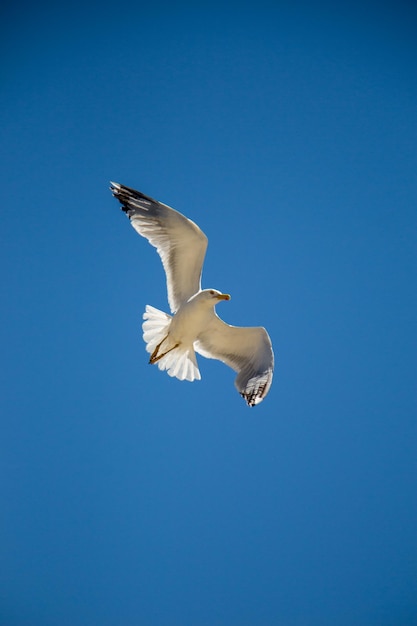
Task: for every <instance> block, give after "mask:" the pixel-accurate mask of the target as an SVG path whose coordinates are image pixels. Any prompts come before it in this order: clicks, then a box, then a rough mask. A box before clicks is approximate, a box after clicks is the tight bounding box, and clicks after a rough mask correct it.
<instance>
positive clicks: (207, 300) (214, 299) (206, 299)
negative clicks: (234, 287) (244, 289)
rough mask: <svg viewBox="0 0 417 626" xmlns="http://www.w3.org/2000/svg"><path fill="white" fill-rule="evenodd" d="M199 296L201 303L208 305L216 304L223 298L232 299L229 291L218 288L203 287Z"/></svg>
mask: <svg viewBox="0 0 417 626" xmlns="http://www.w3.org/2000/svg"><path fill="white" fill-rule="evenodd" d="M197 297H198V299H199V300H200V301H201V303H204V304H207V305H208V306H215V305H216V304H217V303H218V302H220V301H221V300H230V296H229V294H228V293H222V292H221V291H218V290H217V289H203V290H202V291H200V293H199V294H198V296H197Z"/></svg>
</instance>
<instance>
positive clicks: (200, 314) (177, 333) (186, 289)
mask: <svg viewBox="0 0 417 626" xmlns="http://www.w3.org/2000/svg"><path fill="white" fill-rule="evenodd" d="M110 185H111V186H110V190H111V191H112V193H113V196H114V197H115V198H116V199H117V200H118V201H119V202H120V204H121V205H122V206H121V208H122V210H123V211H124V212H125V213H126V214H127V216H128V217H129V220H130V223H131V224H132V226H133V228H134V229H135V230H136V231H137V232H138V233H139V235H142V237H145V238H146V239H147V240H148V241H149V243H150V244H151V245H152V246H154V247H155V248H156V250H157V252H158V254H159V256H160V257H161V261H162V265H163V267H164V270H165V274H166V283H167V292H168V303H169V306H170V309H171V313H172V315H168V314H167V313H164V312H163V311H160V310H158V309H156V308H154V307H152V306H150V305H149V304H148V305H146V308H145V313H144V314H143V319H144V323H143V326H142V329H143V339H144V341H145V343H146V351H147V352H148V353H149V354H150V359H149V363H152V364H157V365H158V367H159V369H161V370H166V372H167V373H168V374H169V376H174V377H176V378H178V379H179V380H188V381H193V380H200V379H201V375H200V371H199V369H198V364H197V359H196V352H197V353H198V354H200V355H202V356H204V357H206V358H209V359H218V360H219V361H222V362H223V363H225V364H226V365H228V366H229V367H231V368H232V369H233V370H235V372H237V377H236V380H235V386H236V388H237V390H238V392H239V393H240V395H241V396H242V397H243V398H244V399H245V400H246V402H247V404H248V405H249V406H255V405H256V404H259V403H260V402H262V400H263V399H264V398H265V396H266V395H267V393H268V391H269V388H270V387H271V383H272V375H273V370H274V354H273V350H272V344H271V340H270V338H269V335H268V333H267V331H266V330H265V328H262V327H239V326H230V325H229V324H226V323H225V322H223V320H221V319H220V318H219V316H218V315H217V313H216V311H215V306H216V304H218V303H219V302H222V301H226V300H230V295H229V294H227V293H222V292H221V291H218V290H217V289H201V274H202V269H203V263H204V257H205V254H206V249H207V243H208V239H207V237H206V235H205V234H204V233H203V231H202V230H200V228H199V227H198V226H197V224H195V223H194V222H193V221H192V220H190V219H188V218H187V217H185V215H182V214H181V213H179V212H178V211H175V210H174V209H172V208H171V207H169V206H167V205H166V204H163V203H162V202H158V200H154V199H153V198H150V197H149V196H145V194H143V193H141V192H140V191H135V190H134V189H131V188H130V187H126V186H125V185H120V184H119V183H113V182H112V183H110Z"/></svg>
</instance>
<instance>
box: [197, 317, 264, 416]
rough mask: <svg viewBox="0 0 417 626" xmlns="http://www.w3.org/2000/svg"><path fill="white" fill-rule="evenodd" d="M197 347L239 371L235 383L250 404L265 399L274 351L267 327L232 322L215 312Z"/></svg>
mask: <svg viewBox="0 0 417 626" xmlns="http://www.w3.org/2000/svg"><path fill="white" fill-rule="evenodd" d="M194 347H195V350H196V352H198V353H199V354H201V355H202V356H205V357H206V358H209V359H218V360H219V361H223V363H226V364H227V365H229V367H231V368H232V369H234V370H235V372H238V375H237V377H236V380H235V386H236V388H237V390H238V391H239V393H240V394H241V395H242V396H243V397H244V398H245V400H246V402H247V403H248V404H249V406H254V405H255V404H258V403H259V402H261V401H262V400H263V398H264V397H265V396H266V394H267V393H268V391H269V388H270V386H271V383H272V375H273V370H274V353H273V351H272V344H271V340H270V338H269V335H268V333H267V332H266V330H265V328H262V327H248V328H245V327H239V326H230V325H229V324H226V323H225V322H223V320H221V319H220V318H219V317H218V315H217V314H215V315H214V316H213V318H212V320H211V321H210V323H209V325H208V326H207V328H206V330H205V331H204V332H203V333H200V335H199V337H198V341H196V342H195V344H194Z"/></svg>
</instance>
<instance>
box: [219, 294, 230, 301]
mask: <svg viewBox="0 0 417 626" xmlns="http://www.w3.org/2000/svg"><path fill="white" fill-rule="evenodd" d="M217 299H218V300H230V296H229V294H228V293H220V294H219V295H218V296H217Z"/></svg>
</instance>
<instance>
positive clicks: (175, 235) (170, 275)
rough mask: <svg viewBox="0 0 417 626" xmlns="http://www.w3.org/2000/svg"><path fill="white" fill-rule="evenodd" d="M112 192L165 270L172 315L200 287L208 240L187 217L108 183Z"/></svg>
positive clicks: (128, 188)
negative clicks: (151, 247)
mask: <svg viewBox="0 0 417 626" xmlns="http://www.w3.org/2000/svg"><path fill="white" fill-rule="evenodd" d="M110 189H111V191H112V192H113V195H114V197H115V198H117V199H118V200H119V202H120V204H121V205H122V209H123V211H124V212H125V213H127V215H128V217H129V219H130V222H131V224H132V226H133V228H134V229H135V230H136V231H137V232H138V233H139V235H142V237H146V239H147V240H148V241H149V243H150V244H152V245H153V246H155V248H156V250H157V252H158V254H159V256H160V257H161V260H162V264H163V266H164V269H165V274H166V279H167V291H168V302H169V306H170V308H171V311H172V313H175V311H177V310H178V309H179V307H180V306H181V304H182V303H183V302H186V301H187V300H188V299H189V298H190V297H191V296H193V295H194V294H195V293H197V291H199V290H200V288H201V272H202V268H203V262H204V257H205V254H206V249H207V243H208V240H207V237H206V235H205V234H204V233H203V232H202V231H201V230H200V229H199V227H198V226H197V224H194V222H192V221H191V220H189V219H188V218H187V217H185V216H184V215H182V214H181V213H178V211H175V210H174V209H171V208H170V207H169V206H167V205H166V204H162V202H158V201H157V200H153V199H152V198H149V197H148V196H145V195H144V194H143V193H141V192H140V191H135V190H134V189H131V188H130V187H125V186H124V185H119V184H118V183H111V187H110Z"/></svg>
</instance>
